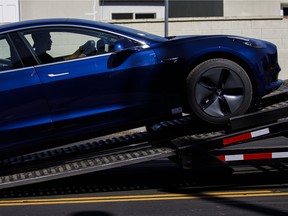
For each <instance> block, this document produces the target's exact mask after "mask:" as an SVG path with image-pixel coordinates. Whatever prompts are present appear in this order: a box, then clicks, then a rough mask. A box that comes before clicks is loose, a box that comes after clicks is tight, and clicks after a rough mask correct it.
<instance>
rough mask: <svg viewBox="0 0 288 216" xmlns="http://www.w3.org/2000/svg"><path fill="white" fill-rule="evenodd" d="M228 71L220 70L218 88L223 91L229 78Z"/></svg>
mask: <svg viewBox="0 0 288 216" xmlns="http://www.w3.org/2000/svg"><path fill="white" fill-rule="evenodd" d="M230 74H231V73H230V71H229V70H227V69H222V70H221V73H220V77H219V81H218V88H221V89H223V88H224V87H225V84H226V83H227V81H228V79H229V77H230ZM228 82H229V81H228Z"/></svg>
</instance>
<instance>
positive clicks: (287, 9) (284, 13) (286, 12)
mask: <svg viewBox="0 0 288 216" xmlns="http://www.w3.org/2000/svg"><path fill="white" fill-rule="evenodd" d="M283 16H288V7H286V8H283Z"/></svg>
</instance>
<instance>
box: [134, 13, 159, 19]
mask: <svg viewBox="0 0 288 216" xmlns="http://www.w3.org/2000/svg"><path fill="white" fill-rule="evenodd" d="M135 18H136V19H155V18H156V14H155V13H139V14H136V15H135Z"/></svg>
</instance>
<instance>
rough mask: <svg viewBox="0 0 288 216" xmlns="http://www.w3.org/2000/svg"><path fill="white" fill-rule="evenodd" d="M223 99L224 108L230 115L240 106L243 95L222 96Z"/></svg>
mask: <svg viewBox="0 0 288 216" xmlns="http://www.w3.org/2000/svg"><path fill="white" fill-rule="evenodd" d="M223 97H224V98H225V101H226V106H227V107H228V108H229V110H230V111H229V112H230V113H233V112H235V111H236V110H237V109H238V108H239V106H240V105H241V104H242V102H243V99H244V97H243V95H238V96H230V95H224V96H223Z"/></svg>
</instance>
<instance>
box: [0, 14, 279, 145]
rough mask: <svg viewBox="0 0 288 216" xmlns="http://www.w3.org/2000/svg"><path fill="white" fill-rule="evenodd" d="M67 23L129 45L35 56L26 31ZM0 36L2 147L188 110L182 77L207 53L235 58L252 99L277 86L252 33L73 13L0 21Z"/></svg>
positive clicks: (271, 59) (271, 56) (271, 63)
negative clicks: (179, 31) (177, 29)
mask: <svg viewBox="0 0 288 216" xmlns="http://www.w3.org/2000/svg"><path fill="white" fill-rule="evenodd" d="M66 28H67V29H68V30H67V32H70V31H71V32H73V33H74V30H75V29H77V31H76V30H75V32H77V33H78V32H80V33H81V31H83V32H86V31H87V32H88V33H87V35H93V31H97V32H101V34H102V33H105V34H111V35H113V37H114V36H117V37H119V38H121V39H122V40H123V39H128V40H129V41H133V42H134V45H133V46H132V47H128V48H127V47H125V44H124V45H123V44H120V45H119V48H117V49H116V44H115V48H114V50H112V51H109V52H108V53H105V54H101V55H93V56H86V57H84V58H77V59H72V60H68V61H63V60H61V61H57V62H52V63H47V64H45V63H41V61H39V59H37V56H35V53H34V51H33V45H29V44H28V42H27V41H28V40H27V39H25V37H24V36H25V34H26V33H27V34H28V33H29V32H31V31H34V30H35V29H36V30H37V29H40V30H43V29H52V30H54V32H56V35H57V33H58V32H60V30H61V29H66ZM71 29H72V30H71ZM65 31H66V30H65ZM0 39H5V41H7V44H9V47H10V52H11V57H10V58H7V59H1V55H0V101H1V105H0V150H1V151H7V150H15V149H16V150H17V149H20V148H24V147H27V148H28V147H29V148H30V147H32V146H35V144H38V143H40V142H43V141H48V140H49V141H51V140H52V141H53V140H55V139H59V138H67V137H71V136H77V135H83V134H86V133H94V132H95V133H107V132H108V131H109V132H111V131H117V130H120V129H121V128H122V127H125V128H130V127H135V126H141V125H145V124H148V123H153V122H156V121H159V120H162V119H168V118H173V117H174V116H178V115H181V114H182V112H184V111H186V110H188V105H187V101H186V90H185V80H186V78H187V76H188V74H189V72H190V71H191V70H192V69H193V68H195V67H196V66H197V65H199V64H200V63H201V62H203V61H205V60H208V59H211V58H216V57H219V58H227V59H230V60H233V61H235V62H237V63H238V64H240V65H241V66H242V67H243V68H244V69H245V70H246V71H247V73H248V75H249V78H250V79H251V83H252V86H253V98H254V99H255V100H257V99H259V98H261V97H262V96H264V95H265V94H267V93H269V92H271V91H272V90H273V89H275V88H277V87H279V86H280V85H281V81H279V80H278V73H279V71H280V67H279V65H278V62H277V49H276V46H275V45H273V44H272V43H269V42H265V41H260V40H255V39H247V38H242V37H236V36H226V35H218V36H185V37H170V38H163V37H159V36H155V35H152V34H148V33H144V32H141V31H138V30H132V29H128V28H125V27H120V26H116V25H112V24H107V23H99V22H94V21H87V20H78V19H48V20H35V21H25V22H19V23H14V24H8V25H3V26H0ZM71 43H73V41H72V42H71ZM0 45H1V44H0ZM106 45H107V44H106ZM108 45H109V44H108ZM59 46H60V45H59ZM121 46H124V47H122V48H121ZM0 49H2V48H1V47H0ZM12 49H13V51H12ZM4 51H5V50H4ZM4 51H1V52H4ZM13 58H14V59H13Z"/></svg>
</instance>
